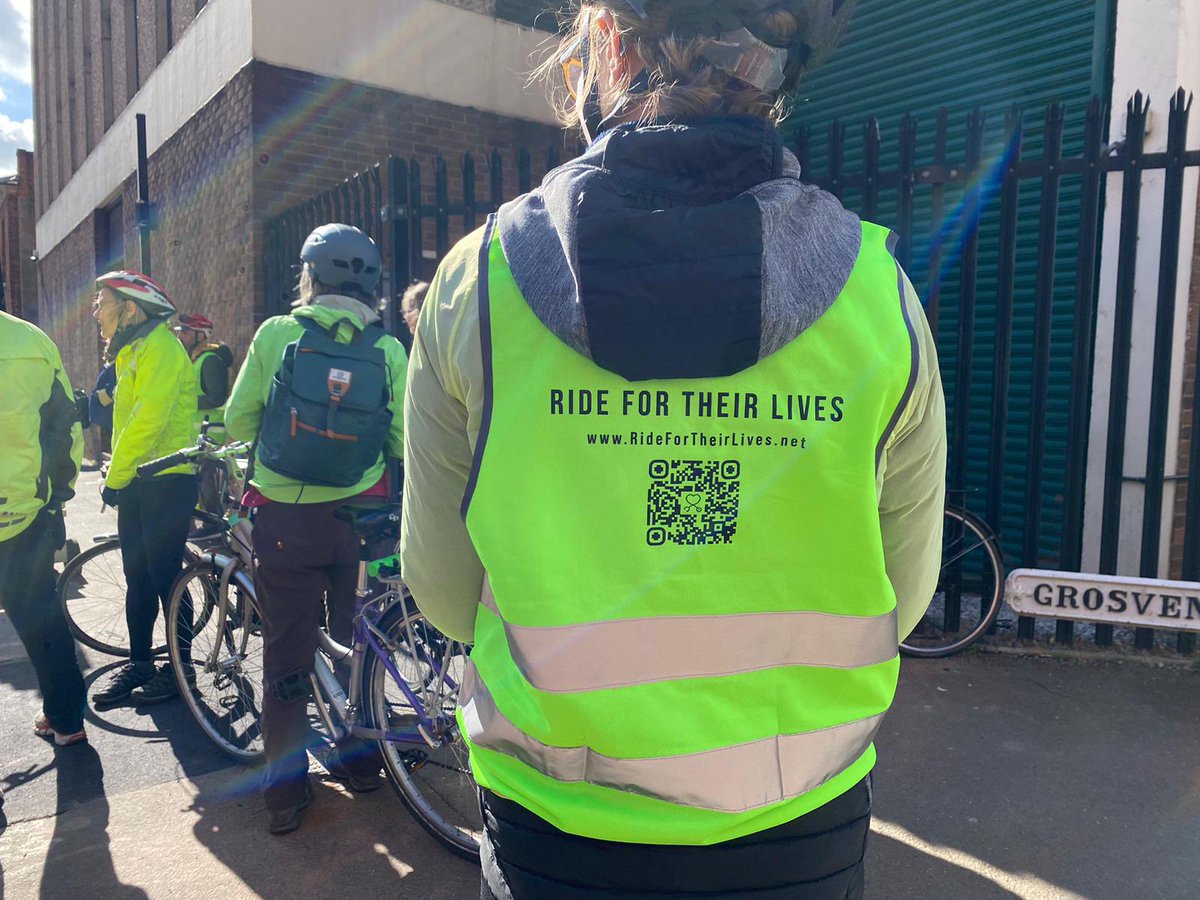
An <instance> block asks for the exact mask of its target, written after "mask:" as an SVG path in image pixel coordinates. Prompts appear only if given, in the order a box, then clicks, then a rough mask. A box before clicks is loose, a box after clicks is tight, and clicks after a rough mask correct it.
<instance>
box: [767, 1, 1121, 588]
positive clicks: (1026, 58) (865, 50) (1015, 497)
mask: <svg viewBox="0 0 1200 900" xmlns="http://www.w3.org/2000/svg"><path fill="white" fill-rule="evenodd" d="M1108 6H1109V0H1099V2H1098V0H1004V2H997V0H987V2H984V0H966V2H964V0H861V2H860V3H859V8H858V12H857V14H856V17H855V21H854V24H853V25H852V27H851V31H850V34H849V35H848V37H847V39H846V41H845V43H844V44H843V46H842V47H841V48H839V50H838V51H837V53H836V54H835V55H834V57H833V58H832V59H831V60H830V61H829V63H827V64H826V65H825V66H824V67H823V68H821V69H818V70H816V71H814V72H813V73H812V74H811V75H810V76H809V77H807V78H806V79H805V80H804V82H803V83H802V84H801V86H800V90H799V92H798V95H797V102H796V112H795V114H794V116H793V118H792V119H791V120H790V123H789V125H787V126H785V131H790V132H791V133H792V134H793V135H794V133H795V130H796V127H797V125H799V124H803V125H807V126H808V127H809V128H810V129H811V132H810V133H811V136H812V137H811V141H812V156H811V167H812V174H813V176H814V179H816V178H819V177H821V176H824V175H825V174H826V159H827V153H826V140H827V134H828V128H829V124H830V123H831V122H832V121H833V120H834V119H840V120H841V121H842V122H843V123H844V124H845V125H846V126H847V131H846V163H845V167H844V171H845V172H846V173H851V172H856V171H861V160H862V145H863V141H862V123H863V121H864V120H865V119H867V118H868V117H870V116H874V117H876V118H878V120H879V123H880V129H881V133H882V138H883V150H882V169H883V170H884V171H894V170H895V168H896V165H897V146H898V133H899V123H900V118H901V116H902V115H903V114H904V113H906V112H911V113H912V114H913V115H914V116H915V117H916V118H917V122H918V133H917V136H918V152H917V162H918V164H921V163H926V162H929V161H931V160H932V158H933V138H934V127H935V124H936V116H937V110H938V108H939V107H942V106H945V107H947V108H949V110H950V131H949V140H948V144H947V147H948V150H947V160H948V161H949V162H951V163H960V164H961V163H962V162H963V160H964V157H965V132H966V117H967V112H968V111H969V110H970V109H971V108H973V107H975V106H980V107H982V108H983V109H984V111H985V113H986V114H987V130H986V134H987V137H986V140H985V145H984V162H985V169H986V168H987V165H988V164H989V163H992V164H996V163H997V162H998V160H999V159H1000V156H1001V155H1002V153H1003V151H1004V146H1005V134H1004V119H1005V112H1006V111H1007V109H1008V107H1009V106H1011V105H1012V104H1013V103H1014V102H1015V103H1019V104H1020V105H1021V106H1022V108H1023V109H1024V110H1025V126H1026V139H1025V146H1024V150H1023V155H1024V156H1025V157H1031V156H1033V157H1036V156H1040V154H1041V144H1042V130H1043V123H1044V110H1045V104H1046V103H1048V102H1050V101H1054V100H1057V101H1061V102H1063V103H1065V104H1067V117H1066V132H1065V135H1064V148H1063V152H1064V155H1078V153H1079V152H1080V149H1081V147H1082V143H1083V126H1084V113H1085V107H1086V104H1087V102H1088V100H1089V98H1090V97H1091V95H1092V94H1093V93H1094V92H1102V91H1104V90H1107V88H1106V86H1105V85H1104V81H1105V79H1106V75H1105V74H1104V69H1105V66H1106V62H1105V60H1104V56H1103V53H1102V52H1100V50H1098V48H1101V49H1102V48H1103V47H1104V46H1105V43H1106V41H1105V38H1106V36H1107V32H1108V25H1107V21H1108V15H1107V12H1106V10H1107V9H1108ZM1098 37H1099V39H1098ZM995 168H996V169H997V171H998V168H999V167H998V166H995ZM1078 193H1079V180H1078V178H1066V179H1063V184H1062V191H1061V207H1060V212H1059V228H1058V255H1057V265H1056V271H1055V303H1054V316H1053V323H1054V324H1053V333H1052V336H1051V344H1052V346H1051V353H1052V355H1051V360H1052V361H1051V372H1050V396H1049V403H1048V417H1049V420H1048V426H1047V438H1046V443H1045V467H1046V468H1045V477H1044V479H1043V484H1044V494H1043V496H1044V502H1043V507H1042V509H1041V510H1040V511H1038V513H1036V514H1038V515H1040V516H1041V519H1042V523H1043V527H1042V533H1041V542H1040V549H1039V554H1038V556H1039V559H1038V560H1033V559H1022V547H1021V544H1022V533H1023V531H1022V530H1023V525H1024V522H1025V520H1026V517H1027V515H1029V514H1034V513H1030V512H1027V511H1026V509H1025V507H1026V503H1025V487H1026V485H1025V472H1026V453H1027V449H1028V435H1029V418H1028V417H1029V403H1030V394H1031V388H1032V384H1031V381H1032V374H1031V373H1032V348H1033V328H1034V279H1035V275H1036V267H1037V232H1038V221H1037V220H1038V211H1039V201H1040V196H1039V195H1040V188H1039V185H1038V184H1037V183H1036V182H1031V181H1024V182H1023V183H1022V188H1021V195H1020V202H1019V210H1020V227H1019V230H1018V235H1017V260H1016V263H1017V264H1016V294H1015V313H1014V325H1013V342H1012V345H1013V353H1012V378H1011V389H1010V390H1011V394H1010V402H1009V428H1008V433H1007V456H1006V464H1005V467H1004V471H1005V489H1004V496H1003V504H1002V516H1001V521H999V522H993V523H992V524H993V525H994V526H995V527H997V528H998V529H999V530H1000V531H1001V533H1002V536H1003V538H1004V547H1005V553H1006V557H1007V561H1008V562H1009V564H1010V565H1017V564H1021V565H1034V564H1038V563H1040V564H1045V565H1054V564H1056V562H1057V560H1058V558H1059V552H1060V541H1061V535H1062V517H1063V492H1064V485H1065V470H1066V447H1067V439H1068V435H1067V421H1068V419H1067V417H1068V408H1069V399H1070V398H1069V391H1070V352H1071V341H1072V332H1073V322H1074V317H1073V314H1074V302H1075V298H1074V279H1075V260H1076V250H1077V246H1078V241H1077V233H1076V232H1077V227H1078V215H1079V196H1078ZM961 196H962V192H961V190H960V191H957V192H955V191H952V190H948V191H947V195H946V211H947V216H953V214H954V210H955V206H956V204H957V202H958V201H959V200H960V199H961ZM844 200H845V202H846V204H847V206H849V207H850V208H852V209H854V208H858V207H859V205H860V203H861V194H858V193H856V192H853V191H847V192H846V195H845V197H844ZM914 217H915V222H914V229H913V231H914V241H913V262H912V264H911V265H910V270H911V271H910V273H909V274H910V276H911V277H912V279H913V282H914V283H915V284H916V286H917V289H918V290H919V291H920V292H921V294H922V296H923V297H927V296H928V293H929V285H930V272H929V265H928V261H929V259H928V258H929V244H930V234H931V222H930V219H931V212H930V192H929V189H928V188H924V189H921V188H919V189H918V193H917V198H916V205H915V213H914ZM875 218H876V219H877V220H878V221H879V222H880V223H881V224H884V225H888V226H891V227H895V226H896V225H897V224H898V223H897V219H896V197H895V192H894V191H884V192H883V194H882V196H881V200H880V209H879V213H878V214H877V215H876V217H875ZM999 218H1000V216H999V195H998V193H997V194H995V195H994V199H993V201H992V203H991V205H990V206H989V207H988V208H987V209H986V210H985V211H984V213H983V216H982V220H981V224H980V244H979V277H978V286H977V292H976V298H977V300H976V302H977V312H976V328H975V334H974V340H973V346H974V360H975V361H974V365H973V366H972V387H971V391H970V398H971V404H970V407H971V413H970V433H969V438H968V441H967V446H966V448H965V452H966V454H967V484H966V486H967V488H968V489H969V490H971V493H970V494H969V495H968V498H967V505H968V506H969V507H971V508H972V509H974V510H975V511H977V512H980V513H983V512H984V511H985V510H986V506H987V502H986V496H985V493H984V491H985V488H986V485H987V468H988V447H989V434H988V432H989V430H990V418H991V397H992V380H993V379H992V368H993V359H994V352H993V349H994V346H995V297H996V286H997V265H998V255H999V254H998V245H999ZM946 246H947V255H948V257H952V256H953V247H954V246H955V242H954V240H953V239H952V240H950V241H948V242H947V245H946ZM959 277H960V269H959V266H958V265H957V260H955V259H953V258H949V259H947V260H945V261H944V262H943V275H942V284H943V292H942V308H941V315H940V321H939V333H938V352H939V356H940V359H941V364H942V372H943V380H944V382H945V386H946V393H947V408H948V410H949V411H950V412H951V415H953V409H954V397H955V391H956V389H957V385H956V384H955V381H956V377H955V369H956V366H957V331H958V299H959ZM951 429H953V423H951ZM952 433H953V431H952ZM960 449H961V448H956V447H953V446H952V447H951V453H955V452H959V451H960Z"/></svg>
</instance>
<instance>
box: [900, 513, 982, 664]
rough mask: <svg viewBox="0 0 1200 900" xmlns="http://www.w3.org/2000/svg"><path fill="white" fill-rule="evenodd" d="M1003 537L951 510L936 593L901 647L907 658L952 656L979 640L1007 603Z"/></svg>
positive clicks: (969, 515) (972, 517)
mask: <svg viewBox="0 0 1200 900" xmlns="http://www.w3.org/2000/svg"><path fill="white" fill-rule="evenodd" d="M1004 574H1005V569H1004V557H1003V555H1002V553H1001V549H1000V538H999V535H997V534H996V532H995V531H993V530H992V528H991V527H990V526H989V525H988V524H987V523H986V522H985V521H983V519H980V518H979V517H978V516H976V515H973V514H972V513H969V512H967V511H966V510H965V509H962V508H959V507H954V506H947V507H946V511H945V523H944V529H943V533H942V567H941V572H940V575H939V576H938V585H937V590H936V591H935V592H934V595H933V600H932V602H931V603H930V604H929V608H928V609H927V610H926V611H925V614H924V616H922V617H921V621H920V622H919V623H918V624H917V627H916V628H915V629H914V630H913V632H912V634H910V635H909V636H908V637H907V638H905V639H904V640H903V641H902V642H901V643H900V651H901V652H902V653H904V654H905V655H907V656H916V657H926V658H932V657H941V656H951V655H953V654H955V653H959V652H961V651H962V650H965V649H966V648H967V647H969V646H971V644H973V643H975V642H976V641H977V640H979V638H980V637H982V636H983V635H984V633H986V632H987V631H988V630H989V629H990V628H991V627H992V624H993V623H994V622H995V621H996V616H997V615H999V613H1000V609H1001V607H1002V606H1003V604H1004Z"/></svg>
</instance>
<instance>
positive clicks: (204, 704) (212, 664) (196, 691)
mask: <svg viewBox="0 0 1200 900" xmlns="http://www.w3.org/2000/svg"><path fill="white" fill-rule="evenodd" d="M220 579H221V571H220V570H219V569H218V568H217V567H216V566H214V565H213V564H212V563H211V562H208V561H202V562H199V563H196V564H194V565H190V566H188V567H187V568H186V569H184V571H183V573H182V574H181V575H180V576H179V578H177V579H176V580H175V585H174V587H172V589H171V606H170V610H171V613H170V617H169V618H170V627H169V628H168V630H167V631H168V641H167V646H168V651H169V652H170V655H171V667H172V669H173V670H174V672H175V680H176V683H177V685H178V687H179V693H180V695H181V696H182V697H183V699H184V702H185V703H186V704H187V707H188V711H189V712H191V714H192V717H193V718H194V719H195V720H196V723H197V724H198V725H199V726H200V729H201V730H202V731H203V732H204V733H205V734H206V735H207V736H208V738H209V740H211V741H212V742H213V743H214V744H216V745H217V746H218V747H219V748H220V749H221V750H222V752H224V753H226V754H228V755H229V756H231V757H232V758H234V759H236V760H238V761H239V762H242V763H252V762H256V761H257V760H259V759H260V758H261V757H262V755H263V740H262V727H261V721H262V700H261V688H262V672H263V668H262V658H263V657H262V622H261V620H260V619H259V617H258V610H257V607H256V606H255V604H254V594H253V590H254V588H253V584H252V582H251V581H250V577H249V574H248V573H247V572H246V571H245V570H243V569H239V570H237V571H236V572H235V573H234V576H233V578H231V579H230V584H229V593H228V598H227V602H226V605H225V609H224V610H222V609H221V605H220V602H219V597H218V588H219V584H220ZM187 602H190V603H191V604H192V613H193V617H194V621H195V625H194V627H193V634H192V643H191V648H190V652H188V651H187V650H186V649H185V647H184V646H183V645H182V644H181V642H180V633H179V632H180V628H179V622H180V612H181V611H182V610H183V607H184V604H185V603H187ZM189 676H190V677H189Z"/></svg>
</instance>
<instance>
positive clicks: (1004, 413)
mask: <svg viewBox="0 0 1200 900" xmlns="http://www.w3.org/2000/svg"><path fill="white" fill-rule="evenodd" d="M1004 130H1005V134H1007V135H1008V141H1007V142H1006V147H1005V154H1004V176H1003V180H1002V182H1001V186H1000V261H999V272H998V275H997V279H996V282H997V283H996V328H995V348H994V350H993V354H992V409H991V427H990V429H989V432H988V476H987V519H988V521H989V522H990V523H991V525H992V527H993V528H996V529H999V527H1000V521H1001V519H1002V517H1003V510H1004V464H1005V454H1006V451H1007V447H1006V442H1007V438H1008V395H1009V387H1010V383H1011V381H1012V330H1013V294H1014V293H1015V285H1016V277H1017V275H1016V273H1017V222H1018V219H1019V216H1020V198H1021V181H1020V178H1019V177H1018V176H1017V165H1018V164H1019V163H1020V161H1021V148H1022V144H1023V142H1024V137H1025V119H1024V116H1023V114H1022V112H1021V108H1020V107H1019V106H1015V105H1014V106H1013V107H1011V108H1010V109H1009V111H1008V115H1007V116H1006V117H1005V123H1004ZM977 190H978V189H977ZM974 202H975V203H977V204H981V203H982V198H978V199H976V200H975V201H974ZM976 215H982V210H980V211H979V212H977V213H976ZM972 331H974V329H973V328H972ZM969 338H971V339H973V338H974V335H973V334H972V335H969ZM956 391H957V389H956ZM960 409H961V410H962V411H963V413H964V415H967V414H969V412H968V410H969V407H967V406H963V407H960ZM965 450H966V448H965V447H964V448H963V452H965ZM960 487H961V485H960ZM1025 562H1026V563H1028V560H1026V561H1025ZM1023 624H1024V623H1023ZM1032 627H1033V623H1032V622H1030V623H1029V624H1028V628H1026V629H1023V631H1029V632H1030V633H1029V634H1024V633H1022V634H1021V637H1032V636H1033V635H1032Z"/></svg>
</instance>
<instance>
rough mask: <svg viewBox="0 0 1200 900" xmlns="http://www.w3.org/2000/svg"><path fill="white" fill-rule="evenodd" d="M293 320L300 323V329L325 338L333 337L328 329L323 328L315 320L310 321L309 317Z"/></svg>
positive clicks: (299, 317) (298, 317)
mask: <svg viewBox="0 0 1200 900" xmlns="http://www.w3.org/2000/svg"><path fill="white" fill-rule="evenodd" d="M292 318H294V319H295V320H296V321H297V322H299V323H300V327H301V328H303V329H304V330H305V331H308V332H311V333H312V334H319V335H322V336H324V337H332V336H333V335H332V333H331V332H330V331H329V330H328V329H326V328H322V327H321V323H320V322H318V321H316V320H315V319H310V318H309V317H308V316H293V317H292Z"/></svg>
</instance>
